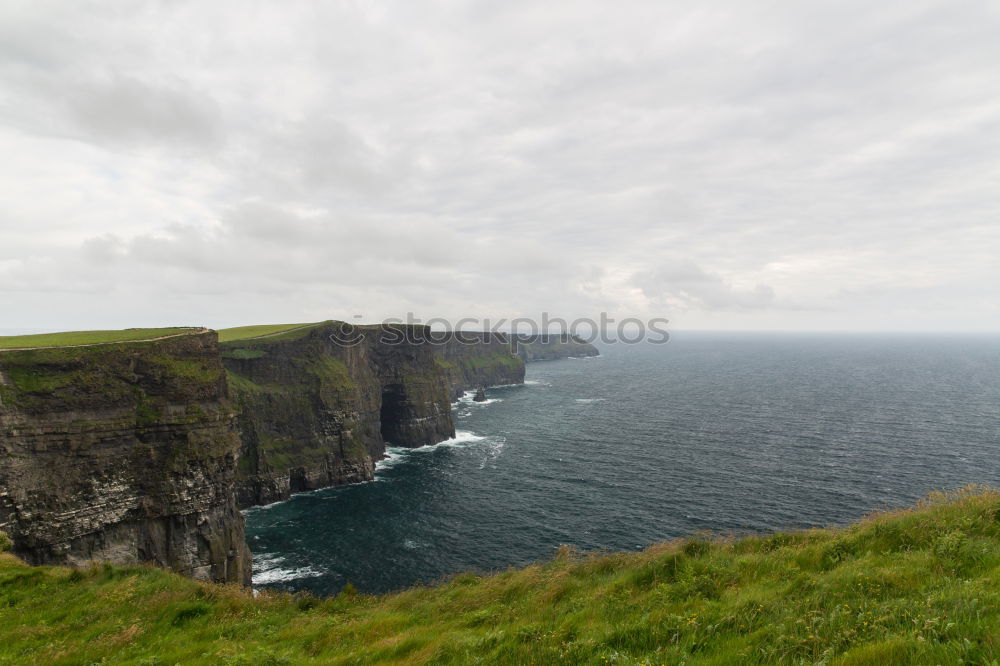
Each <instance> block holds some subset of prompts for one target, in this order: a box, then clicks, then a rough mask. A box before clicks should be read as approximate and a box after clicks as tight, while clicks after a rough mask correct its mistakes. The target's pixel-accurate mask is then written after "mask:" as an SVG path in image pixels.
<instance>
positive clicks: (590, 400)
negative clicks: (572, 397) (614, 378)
mask: <svg viewBox="0 0 1000 666" xmlns="http://www.w3.org/2000/svg"><path fill="white" fill-rule="evenodd" d="M576 401H577V402H582V403H584V404H587V405H589V404H590V403H592V402H604V398H577V399H576Z"/></svg>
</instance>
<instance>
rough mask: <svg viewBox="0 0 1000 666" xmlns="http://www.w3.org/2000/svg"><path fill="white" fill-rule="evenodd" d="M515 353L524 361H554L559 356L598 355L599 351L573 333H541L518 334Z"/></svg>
mask: <svg viewBox="0 0 1000 666" xmlns="http://www.w3.org/2000/svg"><path fill="white" fill-rule="evenodd" d="M516 339H517V355H518V356H519V357H520V358H522V359H523V360H524V361H526V362H531V361H554V360H556V359H560V358H585V357H588V356H600V355H601V352H599V351H597V348H596V347H594V345H592V344H590V343H589V342H585V341H584V340H582V339H580V338H579V337H577V336H575V335H568V334H553V333H541V334H537V335H524V334H522V335H518V336H516Z"/></svg>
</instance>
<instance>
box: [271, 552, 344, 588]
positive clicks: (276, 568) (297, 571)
mask: <svg viewBox="0 0 1000 666" xmlns="http://www.w3.org/2000/svg"><path fill="white" fill-rule="evenodd" d="M284 562H285V558H284V557H282V556H281V555H279V554H277V553H259V554H257V555H254V558H253V584H254V585H268V584H270V583H283V582H285V581H289V580H295V579H297V578H317V577H319V576H325V575H326V572H324V571H320V570H319V569H314V568H313V567H311V566H305V567H294V568H292V567H282V566H281V565H282V564H284Z"/></svg>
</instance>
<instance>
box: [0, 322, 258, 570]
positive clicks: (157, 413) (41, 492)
mask: <svg viewBox="0 0 1000 666" xmlns="http://www.w3.org/2000/svg"><path fill="white" fill-rule="evenodd" d="M239 447H240V441H239V436H238V432H237V430H236V422H235V411H234V409H233V407H232V405H231V404H230V402H229V400H228V396H227V385H226V378H225V373H224V371H223V367H222V363H221V361H220V358H219V352H218V346H217V338H216V334H215V332H214V331H208V330H204V329H201V330H197V329H191V330H189V331H187V332H182V333H180V334H173V335H169V336H166V337H163V338H161V339H156V340H146V341H128V342H119V343H110V344H94V345H85V346H67V347H47V348H46V347H42V348H36V349H19V350H7V351H0V530H2V531H5V532H7V533H8V534H9V535H10V537H11V539H12V541H13V550H14V552H15V553H16V554H17V555H18V556H20V557H22V558H23V559H25V560H26V561H28V562H31V563H34V564H43V563H44V564H79V563H82V562H85V561H88V560H101V561H106V562H111V563H114V564H120V565H129V564H136V563H140V562H153V563H156V564H158V565H160V566H164V567H168V568H170V569H173V570H175V571H177V572H179V573H182V574H185V575H188V576H191V577H193V578H196V579H200V580H210V581H216V582H241V583H245V584H248V583H249V579H250V554H249V550H248V549H247V546H246V543H245V541H244V531H243V518H242V516H241V515H240V513H239V511H238V509H237V507H236V503H235V501H234V498H233V493H232V486H233V480H234V478H235V475H236V467H237V454H238V451H239Z"/></svg>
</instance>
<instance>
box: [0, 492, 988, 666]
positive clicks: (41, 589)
mask: <svg viewBox="0 0 1000 666" xmlns="http://www.w3.org/2000/svg"><path fill="white" fill-rule="evenodd" d="M998 659H1000V492H997V491H994V490H987V489H981V488H967V489H965V490H963V491H959V492H957V493H952V494H948V495H944V494H936V495H932V496H931V497H930V498H928V499H927V500H926V501H924V502H923V503H921V504H920V505H919V506H917V507H915V508H914V509H910V510H905V511H897V512H893V513H886V514H881V515H876V516H873V517H871V518H869V519H867V520H865V521H862V522H860V523H858V524H855V525H853V526H850V527H847V528H843V529H824V530H810V531H804V532H797V533H787V534H775V535H769V536H757V537H749V538H744V539H740V540H730V541H725V540H709V539H706V538H695V539H688V540H681V541H676V542H671V543H667V544H661V545H658V546H654V547H652V548H649V549H647V550H645V551H643V552H641V553H627V554H609V555H581V554H578V553H575V552H573V551H572V550H570V549H568V548H567V549H562V550H560V551H559V553H558V554H557V556H556V557H555V558H554V559H552V560H551V561H548V562H544V563H540V564H537V565H534V566H529V567H525V568H521V569H516V570H510V571H506V572H503V573H499V574H495V575H490V576H478V575H474V574H463V575H460V576H457V577H455V578H453V579H451V580H450V581H447V582H444V583H442V584H440V585H437V586H434V587H418V588H414V589H411V590H407V591H405V592H402V593H399V594H394V595H389V596H381V597H367V596H359V595H356V594H352V593H342V594H341V595H340V596H339V597H337V598H335V599H328V600H317V599H313V598H310V597H307V596H292V595H286V594H276V593H269V592H265V593H263V594H261V596H260V597H258V598H256V599H254V598H251V597H250V596H249V595H248V594H247V593H246V592H245V591H243V590H240V589H239V588H236V587H225V586H218V585H207V584H201V583H195V582H192V581H189V580H186V579H183V578H181V577H179V576H176V575H173V574H170V573H167V572H165V571H162V570H158V569H154V568H129V569H119V568H114V567H110V566H98V567H93V568H90V569H83V570H71V569H65V568H58V567H37V568H33V567H28V566H26V565H24V564H22V563H20V562H19V561H17V560H16V559H15V558H13V557H11V556H9V555H0V663H9V664H23V663H38V664H41V663H45V664H82V663H129V664H174V663H184V664H300V663H301V664H375V663H395V664H420V663H436V664H680V663H686V664H754V663H785V664H997V663H1000V662H998Z"/></svg>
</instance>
